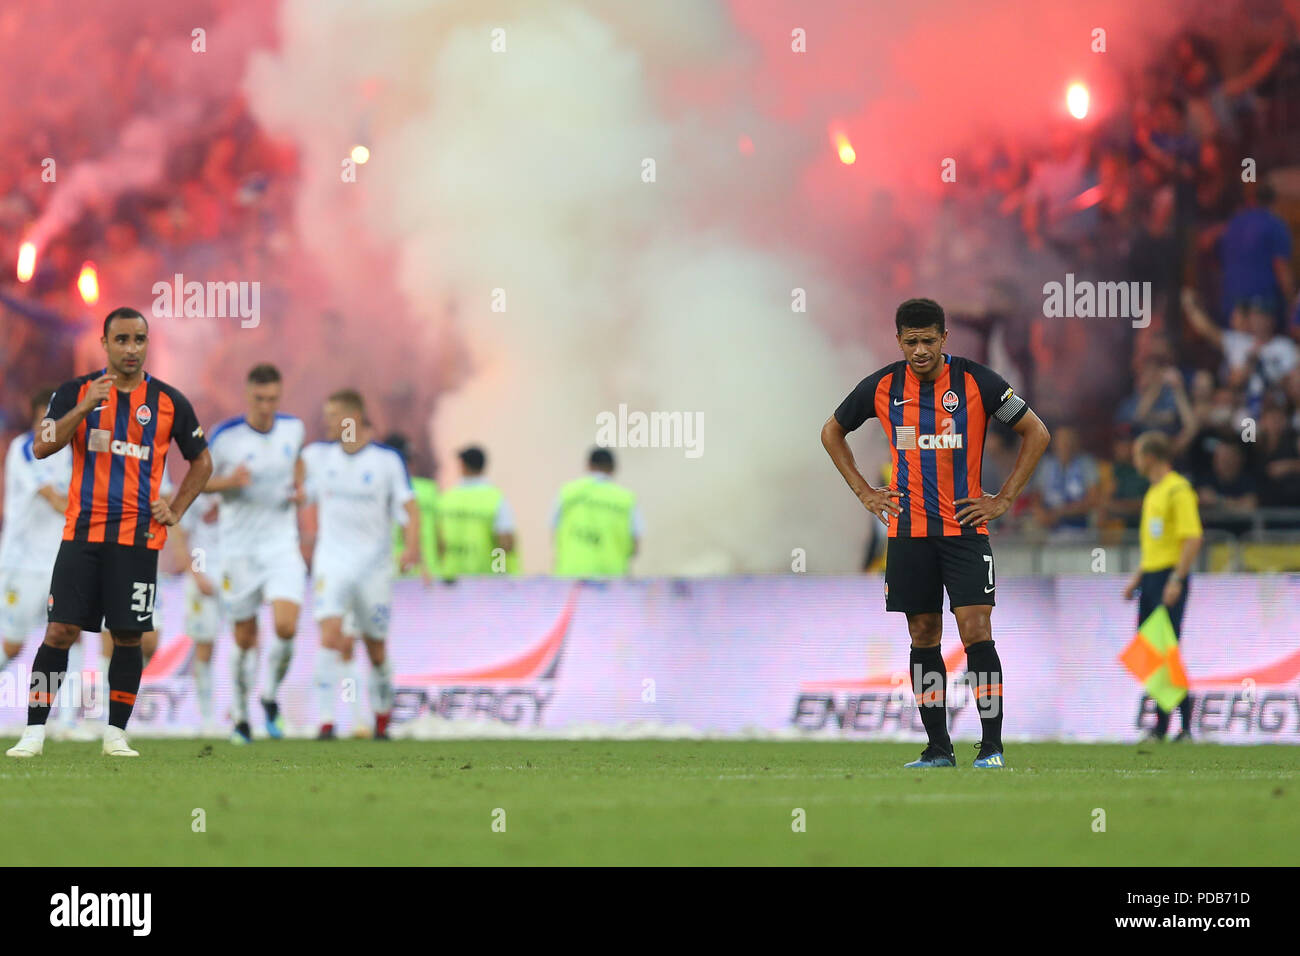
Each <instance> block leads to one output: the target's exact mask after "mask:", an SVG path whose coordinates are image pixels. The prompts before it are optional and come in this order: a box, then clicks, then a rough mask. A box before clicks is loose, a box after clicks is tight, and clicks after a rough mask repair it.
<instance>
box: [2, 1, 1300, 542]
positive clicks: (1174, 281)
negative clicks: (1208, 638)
mask: <svg viewBox="0 0 1300 956" xmlns="http://www.w3.org/2000/svg"><path fill="white" fill-rule="evenodd" d="M1297 37H1298V31H1297V27H1296V24H1295V23H1293V22H1292V21H1291V20H1289V19H1285V18H1284V19H1282V20H1278V21H1268V22H1265V21H1259V22H1253V23H1252V24H1248V25H1247V26H1246V27H1244V28H1243V29H1240V30H1234V31H1223V32H1222V33H1216V34H1215V35H1213V36H1208V35H1200V34H1187V35H1183V36H1180V37H1178V38H1177V39H1176V41H1175V42H1174V43H1172V44H1171V46H1170V49H1169V50H1168V53H1167V55H1166V56H1165V57H1164V58H1163V60H1162V61H1161V62H1160V63H1158V64H1157V65H1156V66H1154V67H1150V68H1148V69H1146V70H1145V71H1143V72H1142V73H1141V74H1140V75H1137V76H1134V77H1131V78H1130V82H1129V86H1130V88H1129V89H1128V90H1126V91H1125V96H1124V102H1125V103H1126V104H1127V105H1126V108H1125V109H1123V110H1120V111H1119V112H1113V111H1111V112H1108V113H1107V115H1106V117H1105V119H1104V120H1103V121H1101V122H1099V123H1097V124H1095V125H1094V124H1086V123H1079V122H1075V121H1074V120H1070V119H1065V120H1063V121H1062V122H1061V123H1060V124H1059V125H1058V126H1057V127H1055V128H1053V129H1051V130H1047V131H1045V132H1044V133H1043V134H1042V135H1041V136H1040V137H1039V138H1038V139H1036V140H1031V139H1028V138H1023V139H1019V140H1013V139H1009V138H1006V137H1003V138H997V137H990V138H989V139H988V140H987V141H984V142H981V143H979V144H973V145H972V147H971V149H970V150H969V151H968V152H967V153H963V154H962V155H963V166H962V175H961V178H960V179H959V183H960V188H955V189H952V190H950V191H949V192H948V194H947V196H948V198H946V199H945V201H944V203H943V205H942V207H941V208H940V209H939V210H938V213H937V216H936V218H935V220H934V221H932V222H927V223H925V224H924V227H921V226H918V225H917V224H912V223H909V222H908V221H907V217H906V215H905V213H906V210H903V209H900V208H899V206H900V204H899V203H898V202H897V201H895V200H894V199H893V198H892V197H891V196H890V195H889V194H888V193H886V192H881V193H880V194H878V196H877V201H876V203H875V205H874V207H873V212H872V219H873V223H874V227H873V229H872V230H871V235H870V236H869V237H867V238H866V239H865V240H864V242H865V243H866V248H864V256H865V257H866V258H867V260H868V261H869V264H870V269H869V270H868V271H870V272H871V273H872V275H873V278H872V279H871V281H872V282H874V283H876V284H877V288H878V290H879V291H882V292H885V293H887V294H888V295H889V296H892V297H893V299H892V300H893V301H898V300H900V299H902V298H907V297H908V296H911V295H915V294H927V295H928V294H934V292H933V290H934V289H936V288H939V287H941V285H942V284H947V285H951V284H952V283H953V282H954V281H956V282H959V283H960V282H961V281H962V277H963V276H965V277H966V282H967V285H968V287H969V288H972V289H978V290H979V292H978V295H976V296H972V297H971V299H970V301H971V303H972V307H971V308H969V309H965V308H957V309H950V312H951V314H952V319H953V326H954V337H953V341H952V343H951V350H952V351H955V352H959V353H961V354H967V355H970V356H971V357H972V358H975V359H977V360H980V361H985V362H988V361H990V355H989V353H988V350H989V346H990V342H992V341H993V340H994V338H996V339H997V341H998V342H999V343H1000V347H1001V348H1002V349H1003V350H1004V352H1005V354H1007V355H1009V358H1010V362H1011V367H1010V368H1008V369H1005V372H1006V374H1007V375H1008V377H1009V378H1013V379H1016V378H1017V377H1018V382H1017V384H1018V385H1019V386H1020V388H1021V391H1022V392H1023V394H1025V395H1026V397H1027V398H1028V399H1029V400H1030V402H1031V404H1032V405H1033V407H1034V408H1035V409H1036V410H1037V411H1038V412H1039V414H1040V415H1042V417H1043V418H1044V420H1045V421H1047V422H1048V423H1049V425H1050V427H1052V429H1053V433H1054V435H1055V436H1056V440H1055V441H1054V443H1053V447H1052V448H1051V450H1050V451H1049V458H1048V460H1046V461H1045V462H1044V463H1043V465H1042V467H1041V468H1040V469H1039V474H1038V476H1037V478H1036V486H1035V491H1036V493H1035V494H1033V495H1027V496H1025V497H1024V498H1023V499H1022V501H1021V502H1019V503H1018V507H1017V509H1016V510H1015V511H1014V512H1013V513H1011V514H1009V515H1007V516H1005V517H1004V519H1002V521H1001V524H1002V525H1003V526H1004V527H1007V528H1017V527H1021V528H1027V527H1034V528H1038V529H1042V530H1045V531H1050V532H1052V533H1059V534H1062V535H1065V536H1069V535H1071V534H1076V533H1079V532H1081V531H1085V530H1087V529H1095V528H1098V527H1124V526H1127V527H1133V526H1134V525H1135V524H1136V520H1137V511H1136V503H1137V502H1138V501H1140V499H1141V494H1142V491H1143V489H1144V483H1143V481H1142V479H1141V478H1140V477H1139V476H1137V475H1136V474H1135V473H1134V471H1133V469H1132V464H1131V447H1132V439H1133V438H1134V437H1135V436H1136V435H1137V434H1138V433H1140V432H1141V431H1143V430H1146V429H1150V428H1157V429H1161V430H1163V431H1166V432H1168V433H1169V434H1170V435H1171V436H1173V437H1174V439H1175V442H1176V445H1177V448H1178V450H1179V459H1178V462H1177V466H1178V468H1179V469H1180V470H1181V471H1183V472H1185V473H1187V474H1188V475H1189V476H1190V477H1191V478H1192V480H1193V481H1194V483H1195V485H1196V487H1197V488H1198V490H1199V493H1200V494H1201V497H1202V503H1203V508H1204V511H1205V514H1206V521H1207V524H1208V525H1210V526H1212V527H1224V528H1227V529H1240V528H1245V527H1246V526H1248V525H1249V524H1250V522H1251V521H1252V520H1253V516H1254V515H1256V514H1257V509H1259V508H1278V507H1291V508H1300V447H1298V445H1297V441H1298V439H1297V433H1298V432H1300V351H1298V350H1297V345H1296V343H1297V341H1300V308H1297V294H1296V293H1297V289H1296V286H1297V283H1296V273H1295V269H1294V262H1295V257H1294V249H1293V243H1292V232H1293V228H1292V224H1294V223H1296V222H1297V221H1300V186H1297V185H1296V184H1297V182H1300V171H1294V170H1292V171H1288V170H1287V169H1286V164H1287V163H1288V162H1290V161H1293V160H1292V157H1296V156H1300V42H1298V40H1297ZM68 43H69V48H70V49H72V48H74V47H73V46H72V45H71V43H72V41H71V40H69V41H68ZM49 55H51V56H57V55H58V51H57V50H52V51H50V53H49ZM151 62H152V61H151V59H150V53H149V50H148V49H147V47H144V48H137V49H133V50H131V51H130V52H129V53H128V54H126V55H125V56H124V57H123V58H122V61H121V62H120V63H119V62H118V61H116V60H115V61H114V64H115V66H114V69H115V78H114V81H113V82H112V83H111V84H107V85H106V86H105V88H106V89H110V90H111V91H112V95H110V96H106V97H105V98H103V99H101V100H99V101H97V102H95V103H93V104H90V105H89V106H88V105H87V104H84V103H83V104H69V103H63V102H60V101H59V99H58V97H59V90H58V89H57V88H52V87H48V86H45V85H38V87H37V88H36V89H34V90H33V93H32V95H33V96H38V97H46V98H48V99H49V102H48V103H46V102H44V101H42V102H41V105H40V109H41V111H42V113H43V114H47V115H49V116H50V117H54V118H60V117H62V118H63V121H58V120H57V119H55V120H52V121H51V122H50V123H49V124H48V126H47V127H45V128H43V129H36V130H33V129H31V128H29V127H27V126H24V127H21V128H19V127H11V126H9V125H0V146H3V148H4V149H5V151H6V155H8V156H10V157H14V158H16V159H17V160H18V161H14V162H11V163H6V164H3V165H0V262H5V263H7V264H8V265H6V266H5V267H4V271H3V274H2V275H0V312H2V313H3V315H4V317H5V321H4V322H3V323H0V355H3V356H4V362H5V371H6V374H5V375H4V376H3V377H0V437H3V438H5V439H7V438H8V437H10V436H12V435H13V434H14V433H15V432H17V431H19V430H21V429H23V428H25V427H26V422H25V421H24V420H23V419H24V417H25V411H24V410H25V408H26V403H27V398H28V396H29V395H30V394H31V393H32V392H33V391H34V390H35V389H36V388H37V387H39V386H40V385H44V384H48V383H50V382H53V381H58V380H59V379H60V378H64V377H69V376H71V375H73V374H77V373H80V372H81V371H83V370H84V369H85V368H88V367H94V365H95V364H96V362H97V361H98V353H97V351H96V342H97V338H98V332H97V331H93V326H94V323H93V322H89V323H88V321H87V320H88V317H89V316H91V315H92V314H98V312H99V311H101V310H100V309H99V308H98V307H96V308H90V307H88V306H86V305H85V304H84V303H83V302H82V301H81V300H80V298H79V296H78V293H77V291H76V287H75V279H76V275H77V272H78V270H79V268H80V266H81V263H82V262H83V261H86V260H93V261H95V262H96V263H98V265H99V282H100V288H101V299H100V301H101V302H117V301H125V300H131V301H138V300H139V299H140V296H141V295H142V294H143V293H142V292H141V290H142V289H148V288H149V286H150V285H151V283H152V282H153V281H156V280H157V279H158V278H160V277H163V276H165V275H168V274H170V273H172V272H184V273H190V274H194V275H204V276H210V275H231V276H248V275H254V276H258V277H260V278H261V280H262V282H263V285H264V288H263V291H262V301H263V308H264V309H268V310H269V308H270V303H271V302H274V300H275V297H276V295H277V290H276V287H275V283H276V282H277V278H278V277H279V276H280V270H279V269H277V268H276V263H277V262H279V261H282V260H285V259H287V258H288V257H289V253H290V250H291V247H292V246H293V244H294V242H295V239H294V232H293V229H292V227H291V206H292V195H293V190H294V188H295V186H296V157H295V153H294V151H293V150H292V148H290V147H287V146H285V145H283V144H279V143H276V142H275V141H273V140H271V139H270V138H268V137H267V136H266V135H265V133H264V132H263V131H262V130H261V129H260V128H259V126H258V125H257V123H256V122H255V121H254V120H253V118H252V117H251V115H250V113H249V111H248V109H247V106H246V104H245V102H244V101H243V99H242V97H240V96H237V95H236V96H233V97H229V96H228V97H226V98H224V99H222V100H219V101H215V102H212V103H210V104H208V108H207V109H206V111H205V112H204V117H205V119H204V120H203V121H202V122H201V123H200V124H198V125H195V126H193V127H191V128H190V129H189V132H188V133H187V135H186V137H185V138H183V139H182V140H180V141H178V142H174V143H171V144H170V145H169V148H168V152H167V157H166V171H165V173H164V174H163V175H162V176H161V177H159V178H158V180H157V185H155V186H151V187H147V188H141V189H135V190H129V191H127V192H125V193H121V194H114V195H112V198H111V199H110V200H108V201H105V202H102V203H100V202H96V201H94V200H93V199H92V201H90V202H88V203H87V204H86V206H85V208H84V210H83V211H82V212H81V214H80V215H79V217H78V218H77V219H76V221H75V222H72V223H71V224H70V225H69V226H68V228H67V229H65V230H63V231H62V232H61V233H60V235H59V238H58V241H57V242H55V243H52V244H51V245H50V246H49V247H48V248H47V249H44V250H42V253H41V256H40V257H39V259H38V261H37V266H36V273H35V275H34V276H33V278H32V279H31V281H30V282H29V283H26V284H20V283H18V282H17V281H16V280H15V279H14V277H13V271H12V268H11V266H12V263H14V262H15V260H16V257H17V251H18V242H19V241H20V239H21V237H22V236H23V235H24V233H25V230H27V229H28V228H29V227H30V225H31V223H32V222H33V221H34V220H35V219H36V218H37V217H38V216H39V215H40V214H41V212H42V211H43V208H44V204H45V203H47V202H48V197H49V196H50V195H51V186H50V184H48V183H45V182H43V181H42V180H40V179H39V178H37V177H35V176H33V175H32V173H31V171H32V170H34V169H40V168H41V163H42V160H43V158H45V157H48V156H57V157H59V163H60V167H61V169H63V170H68V169H71V168H75V166H76V165H77V164H78V163H79V162H81V161H83V160H90V159H94V158H96V157H97V156H100V155H102V154H103V151H104V149H105V146H106V144H108V143H111V142H113V141H114V131H115V130H119V129H120V128H121V127H122V125H123V124H124V123H126V122H127V121H129V120H130V119H131V117H132V116H133V115H134V113H135V112H136V111H138V110H139V108H140V103H141V102H142V101H143V100H145V99H147V98H148V95H149V94H148V91H149V90H150V88H151V87H152V86H154V85H156V84H158V83H162V82H163V78H160V77H156V76H153V75H152V74H151V70H153V67H152V66H151ZM68 68H69V69H74V68H75V66H72V65H70V66H69V67H68ZM154 72H157V71H156V70H154ZM1246 158H1248V159H1250V160H1251V161H1252V164H1253V165H1252V168H1253V170H1254V172H1255V177H1256V178H1257V179H1258V182H1243V166H1242V161H1243V159H1246ZM1288 172H1295V173H1296V175H1294V176H1291V177H1290V178H1288V177H1287V176H1286V175H1285V174H1287V173H1288ZM1005 262H1012V263H1019V264H1024V263H1029V264H1030V268H1028V269H1025V270H1020V272H1019V273H1018V274H1016V275H1008V274H1004V273H1001V272H1000V270H999V265H1000V264H1001V263H1005ZM1066 270H1068V271H1070V272H1072V273H1074V274H1076V275H1077V276H1079V277H1080V278H1093V279H1095V280H1098V281H1116V280H1144V281H1150V282H1151V283H1152V291H1153V296H1152V309H1151V312H1152V321H1151V324H1150V326H1149V327H1148V328H1145V329H1141V330H1136V329H1133V328H1132V327H1131V325H1130V324H1129V323H1126V322H1099V321H1097V320H1091V319H1079V320H1062V319H1057V318H1046V317H1045V316H1044V315H1043V309H1042V299H1041V292H1040V285H1041V277H1042V276H1044V275H1056V276H1058V277H1060V274H1061V273H1062V272H1064V271H1066ZM1025 274H1029V275H1032V276H1034V277H1035V279H1036V281H1035V282H1030V281H1026V280H1025V278H1024V276H1025ZM940 280H942V283H941V282H940ZM125 290H130V292H129V293H127V292H126V291H125ZM940 297H941V298H945V297H944V296H940ZM88 327H89V328H92V331H91V332H87V331H86V329H87V328H88ZM223 347H230V348H233V347H234V346H233V345H222V344H221V343H217V344H215V345H214V348H217V349H220V348H223ZM1117 356H1124V357H1126V358H1127V359H1128V361H1124V360H1121V361H1117ZM220 388H221V386H220V385H219V384H217V383H205V382H202V381H199V382H194V383H187V391H188V393H189V394H190V397H191V399H192V400H193V401H194V402H195V404H196V406H200V407H223V406H221V403H220V402H219V401H217V400H215V399H211V394H212V393H216V392H217V391H218V390H219V389H220ZM224 391H227V392H228V391H229V390H228V389H224ZM210 399H211V400H210ZM223 408H224V407H223ZM1012 437H1013V436H1009V435H1007V434H1002V433H997V430H996V428H995V429H994V433H993V434H991V437H990V441H989V448H988V453H987V455H986V475H985V486H986V487H988V488H997V487H998V486H999V484H1000V482H1001V479H1002V478H1003V477H1005V474H1006V473H1007V472H1009V470H1010V468H1011V464H1012V462H1013V459H1014V442H1013V441H1012V440H1011V439H1012ZM1269 520H1270V523H1274V522H1275V519H1272V518H1270V519H1269ZM1276 521H1280V522H1281V523H1282V526H1288V525H1287V519H1285V518H1279V519H1276ZM1297 524H1300V522H1296V521H1291V522H1290V525H1289V526H1291V527H1294V526H1296V525H1297Z"/></svg>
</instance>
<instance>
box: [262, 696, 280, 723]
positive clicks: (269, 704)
mask: <svg viewBox="0 0 1300 956" xmlns="http://www.w3.org/2000/svg"><path fill="white" fill-rule="evenodd" d="M262 709H263V710H265V711H266V719H267V720H275V718H276V717H279V716H280V704H279V703H278V702H277V701H274V700H264V701H262Z"/></svg>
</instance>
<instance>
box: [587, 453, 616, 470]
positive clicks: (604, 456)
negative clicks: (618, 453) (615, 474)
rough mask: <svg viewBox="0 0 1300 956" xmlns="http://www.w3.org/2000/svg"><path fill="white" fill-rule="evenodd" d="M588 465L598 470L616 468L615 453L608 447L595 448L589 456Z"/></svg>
mask: <svg viewBox="0 0 1300 956" xmlns="http://www.w3.org/2000/svg"><path fill="white" fill-rule="evenodd" d="M587 465H588V467H590V468H595V469H597V470H598V471H613V470H614V453H613V452H612V451H610V450H609V449H608V448H593V449H592V450H591V455H590V456H589V457H588V458H587Z"/></svg>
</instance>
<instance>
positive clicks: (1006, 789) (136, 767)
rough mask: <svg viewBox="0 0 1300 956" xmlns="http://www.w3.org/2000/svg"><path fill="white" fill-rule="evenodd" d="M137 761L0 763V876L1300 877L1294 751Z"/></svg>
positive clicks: (295, 755)
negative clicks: (784, 871) (1106, 872)
mask: <svg viewBox="0 0 1300 956" xmlns="http://www.w3.org/2000/svg"><path fill="white" fill-rule="evenodd" d="M136 745H137V747H138V749H139V750H140V751H141V753H142V756H141V757H140V758H139V759H134V760H133V759H110V758H108V757H103V756H101V755H100V753H99V744H98V743H95V744H78V743H66V742H62V743H60V742H51V743H47V744H46V749H45V754H44V756H42V757H38V758H35V759H33V760H30V761H18V760H12V759H5V760H4V763H3V764H0V813H2V814H3V827H2V830H3V834H4V836H3V839H2V840H0V863H3V864H4V865H8V866H15V865H69V866H76V865H96V866H108V865H113V866H122V865H194V866H223V865H294V864H303V865H414V866H431V865H433V866H437V865H447V864H453V865H460V864H469V865H474V864H488V865H499V864H506V865H510V864H561V865H563V864H600V865H619V864H651V865H654V864H666V865H676V864H684V865H693V864H744V865H749V864H753V865H769V864H773V865H805V864H811V865H819V864H845V865H875V864H890V865H917V866H934V865H949V866H969V865H977V866H984V865H1004V864H1011V865H1016V864H1030V865H1092V864H1099V865H1130V864H1137V865H1185V864H1196V865H1214V864H1228V865H1232V864H1257V865H1259V864H1263V865H1269V864H1274V865H1292V864H1294V863H1295V860H1296V859H1297V857H1298V856H1300V824H1297V822H1296V821H1297V820H1300V761H1297V756H1298V753H1297V751H1296V749H1295V748H1292V747H1281V746H1273V747H1268V746H1261V747H1222V746H1213V745H1202V744H1191V745H1188V744H1163V745H1159V746H1153V745H1144V746H1141V747H1138V746H1109V745H1107V746H1102V745H1082V744H1074V745H1068V744H1021V745H1014V746H1010V747H1009V748H1008V750H1007V759H1008V761H1009V763H1010V765H1011V768H1010V769H1008V770H1003V771H977V770H974V769H972V768H971V767H970V761H971V759H972V758H973V757H974V748H973V747H972V746H971V745H970V744H959V745H958V757H959V760H960V762H961V765H960V766H959V767H958V768H957V769H955V770H931V771H916V770H904V769H902V766H901V765H902V764H903V763H904V762H906V761H908V760H911V759H913V758H915V757H916V755H917V754H918V753H919V752H920V749H921V748H920V745H917V744H880V743H840V742H826V743H812V742H806V743H787V742H728V741H612V740H611V741H589V740H588V741H538V740H513V741H505V740H482V741H476V740H447V741H410V740H408V741H391V742H376V741H354V740H339V741H334V742H326V743H321V742H316V741H306V740H286V741H259V742H257V743H255V744H254V745H253V746H251V747H242V748H240V747H233V746H231V745H230V744H228V743H225V742H217V741H212V742H209V741H201V740H154V739H146V738H140V739H139V740H137V741H136ZM797 809H799V810H802V811H803V813H804V826H805V829H804V831H803V832H795V830H794V827H793V825H794V823H795V821H796V813H795V811H796V810H797ZM195 810H202V811H203V813H202V818H203V823H204V825H205V830H204V832H195V821H196V820H197V819H198V817H196V815H195V812H194V811H195ZM1098 810H1100V811H1104V813H1105V818H1104V822H1105V831H1104V832H1097V831H1096V830H1095V829H1094V827H1095V826H1096V825H1097V824H1098V823H1099V822H1100V820H1101V818H1100V817H1099V816H1098V814H1097V813H1096V811H1098ZM498 811H504V814H502V813H500V812H498ZM494 822H495V823H496V829H495V830H494ZM502 824H504V832H501V826H502Z"/></svg>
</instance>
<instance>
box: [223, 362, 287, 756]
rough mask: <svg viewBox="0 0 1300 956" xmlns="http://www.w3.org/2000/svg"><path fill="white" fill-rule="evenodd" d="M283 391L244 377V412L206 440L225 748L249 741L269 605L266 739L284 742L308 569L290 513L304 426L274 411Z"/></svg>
mask: <svg viewBox="0 0 1300 956" xmlns="http://www.w3.org/2000/svg"><path fill="white" fill-rule="evenodd" d="M281 393H282V387H281V380H280V372H279V370H278V369H276V367H275V366H274V365H267V364H262V365H256V366H254V367H253V368H252V370H251V371H250V372H249V373H248V381H247V385H246V388H245V396H246V399H247V402H248V413H247V414H246V415H244V416H243V417H240V418H232V419H230V420H229V421H226V422H222V423H221V425H219V426H218V427H217V428H216V430H215V431H213V433H212V435H211V436H210V437H209V439H208V447H209V448H211V450H212V464H213V469H214V471H213V477H212V478H211V479H209V481H208V484H207V488H206V490H207V491H213V492H220V494H221V503H220V506H219V508H218V513H219V518H218V521H217V529H218V530H217V534H218V536H219V537H220V540H221V561H222V564H221V571H222V578H221V597H222V603H223V604H224V606H225V612H226V617H228V618H229V619H230V620H231V621H233V622H234V627H233V629H234V635H235V654H234V699H233V703H232V706H231V710H232V717H233V718H234V721H235V729H234V733H233V734H232V735H231V738H230V739H231V742H232V743H238V744H246V743H251V742H252V739H253V735H252V731H251V730H250V728H249V724H248V695H249V693H250V691H251V690H252V684H253V676H254V672H255V671H256V668H257V613H258V610H259V609H260V608H261V606H262V604H263V603H270V605H271V613H272V617H273V619H274V622H275V640H273V641H272V642H271V649H270V652H269V653H268V654H267V660H268V674H267V679H266V681H265V682H264V683H263V685H262V691H261V695H260V696H261V700H262V708H263V710H264V711H265V713H266V732H267V734H268V735H269V736H271V737H276V738H279V737H283V736H284V719H283V718H282V717H281V716H280V707H279V703H278V702H277V700H276V694H277V693H278V692H279V689H280V684H281V682H283V680H284V675H285V674H286V673H287V672H288V670H289V662H290V660H291V659H292V657H293V638H294V635H295V634H296V633H297V630H298V611H299V609H300V607H301V606H302V595H303V591H304V589H305V587H306V583H307V567H306V565H305V563H304V562H303V559H302V553H301V552H300V551H299V548H298V510H297V509H298V505H300V504H302V503H303V500H304V499H303V485H302V481H303V465H302V458H301V454H302V442H303V424H302V421H301V419H298V418H294V417H293V416H292V415H281V414H279V413H278V409H279V407H280V396H281Z"/></svg>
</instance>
